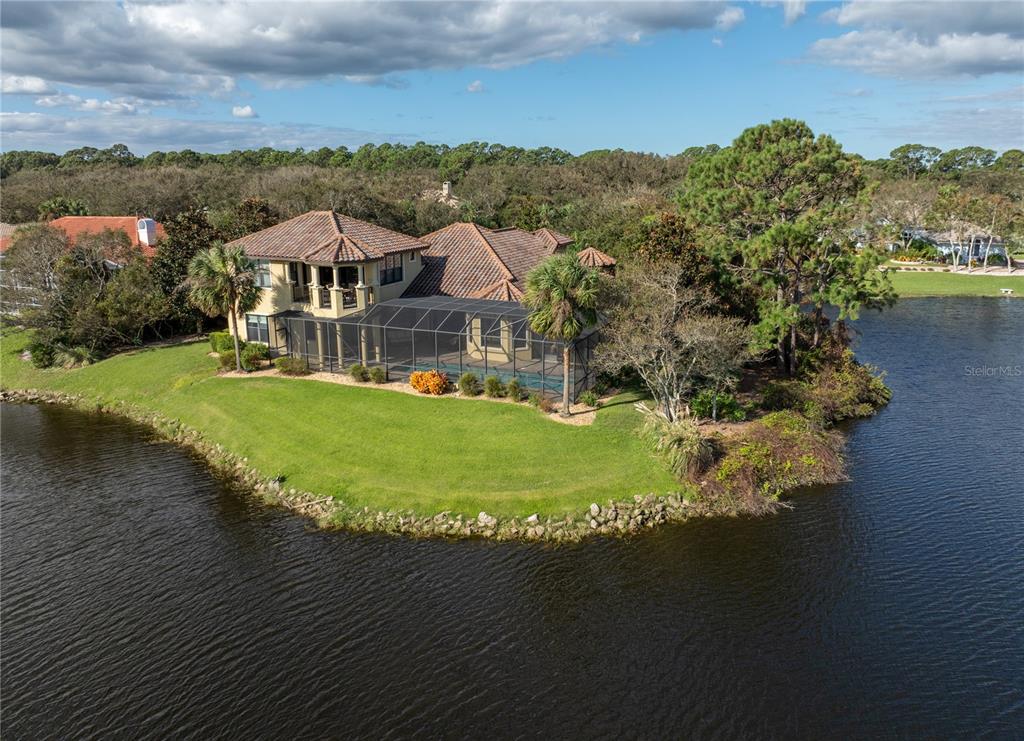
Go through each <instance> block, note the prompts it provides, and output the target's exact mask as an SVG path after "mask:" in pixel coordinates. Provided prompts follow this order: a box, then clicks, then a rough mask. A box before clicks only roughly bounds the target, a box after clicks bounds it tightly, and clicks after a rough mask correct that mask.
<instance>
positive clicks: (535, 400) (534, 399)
mask: <svg viewBox="0 0 1024 741" xmlns="http://www.w3.org/2000/svg"><path fill="white" fill-rule="evenodd" d="M529 401H530V404H531V405H532V406H535V407H537V408H538V409H540V410H541V411H542V412H544V414H551V412H553V411H555V405H554V404H552V403H551V399H549V398H547V397H546V396H544V395H543V394H541V393H538V392H536V391H534V392H533V393H532V394H530V399H529Z"/></svg>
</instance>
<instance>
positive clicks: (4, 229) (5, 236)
mask: <svg viewBox="0 0 1024 741" xmlns="http://www.w3.org/2000/svg"><path fill="white" fill-rule="evenodd" d="M18 226H19V225H18V224H8V223H6V222H0V255H3V253H5V252H6V251H7V248H8V247H9V246H10V245H11V237H13V236H14V232H15V231H16V230H17V229H18Z"/></svg>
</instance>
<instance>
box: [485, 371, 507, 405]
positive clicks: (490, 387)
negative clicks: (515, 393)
mask: <svg viewBox="0 0 1024 741" xmlns="http://www.w3.org/2000/svg"><path fill="white" fill-rule="evenodd" d="M504 395H505V384H503V383H502V382H501V379H500V378H498V377H497V376H487V378H485V379H484V396H486V397H487V398H488V399H497V398H498V397H500V396H504Z"/></svg>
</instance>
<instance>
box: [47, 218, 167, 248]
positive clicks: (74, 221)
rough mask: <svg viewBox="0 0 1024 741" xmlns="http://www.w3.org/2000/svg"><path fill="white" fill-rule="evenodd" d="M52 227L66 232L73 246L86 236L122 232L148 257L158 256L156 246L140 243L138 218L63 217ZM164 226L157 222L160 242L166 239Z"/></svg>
mask: <svg viewBox="0 0 1024 741" xmlns="http://www.w3.org/2000/svg"><path fill="white" fill-rule="evenodd" d="M50 226H55V227H57V228H58V229H62V230H64V233H65V234H67V235H68V240H69V241H70V242H71V244H74V243H75V240H76V239H78V238H79V237H81V236H82V235H84V234H99V233H101V232H102V231H104V230H105V229H110V230H112V231H115V232H116V231H122V232H124V233H125V234H127V235H128V239H130V240H131V243H132V245H133V246H135V247H138V248H140V249H141V250H142V254H144V255H145V256H146V257H152V256H153V255H155V254H156V248H155V245H151V244H142V243H141V242H140V241H139V217H137V216H61V217H60V218H59V219H54V220H53V221H51V222H50ZM166 236H167V234H166V232H165V231H164V226H163V224H161V223H159V222H156V237H157V239H158V240H160V239H163V238H164V237H166Z"/></svg>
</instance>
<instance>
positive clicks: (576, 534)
mask: <svg viewBox="0 0 1024 741" xmlns="http://www.w3.org/2000/svg"><path fill="white" fill-rule="evenodd" d="M0 401H5V402H15V403H28V404H62V405H65V406H70V407H75V408H78V409H82V410H85V411H92V412H101V413H106V414H115V415H117V416H120V417H123V418H125V419H129V420H131V421H133V422H136V423H138V424H143V425H146V426H147V427H149V428H151V429H152V430H154V431H155V432H156V433H157V434H158V435H160V436H161V437H162V438H164V439H166V440H169V441H170V442H173V443H176V444H178V445H181V446H183V447H185V448H187V449H189V450H191V451H193V452H195V453H197V454H198V455H200V456H202V457H203V458H204V459H205V460H206V461H207V463H208V464H209V465H210V467H211V468H212V469H213V470H214V471H216V472H217V473H218V474H220V475H221V476H225V477H228V478H230V479H231V480H232V481H233V482H235V483H237V484H239V485H241V486H242V487H243V488H244V489H245V490H246V491H248V492H251V493H252V494H254V495H256V496H258V497H260V498H261V499H262V500H263V501H264V502H266V503H267V504H271V505H276V506H281V507H285V508H287V509H290V510H292V511H293V512H295V513H297V514H300V515H303V516H305V517H308V518H311V519H312V520H314V521H315V522H316V523H317V525H318V526H320V527H322V528H341V529H347V530H357V531H364V532H379V533H392V534H396V535H397V534H402V535H411V536H418V537H448V538H471V537H485V538H495V539H497V540H535V541H551V542H576V541H580V540H583V539H585V538H588V537H594V536H597V535H620V536H622V535H632V534H636V533H640V532H643V531H645V530H649V529H651V528H654V527H656V526H658V525H662V524H665V523H669V522H682V521H684V520H688V519H691V518H693V517H706V516H711V515H714V514H716V513H715V512H714V511H713V510H712V508H710V507H708V506H707V505H706V504H702V503H694V502H690V501H687V500H686V499H685V498H683V497H682V495H680V494H678V493H677V494H669V495H667V496H659V495H655V494H647V495H646V496H641V495H639V494H637V495H635V496H634V497H633V498H632V499H631V500H623V501H621V502H616V501H608V502H606V503H605V504H604V505H601V504H598V503H597V502H594V503H592V504H591V505H590V507H589V509H588V510H586V511H584V512H580V513H578V514H575V515H566V516H565V517H561V518H557V517H551V516H542V515H540V514H533V515H530V516H529V517H522V518H499V517H497V516H495V515H490V514H488V513H487V512H480V513H479V514H478V515H477V516H476V517H473V516H471V515H465V514H460V513H453V512H439V513H437V514H434V515H421V514H417V513H415V512H412V511H395V510H388V511H374V510H371V509H370V508H368V507H362V508H357V507H353V506H350V505H347V504H345V502H343V501H342V500H340V499H337V498H335V497H331V496H324V495H322V494H314V493H313V492H308V491H299V490H297V489H293V488H288V487H285V486H283V485H282V483H281V482H280V481H279V480H276V479H268V478H266V477H265V476H263V475H262V474H261V473H260V472H259V471H257V470H256V469H255V468H253V467H252V466H251V465H249V462H248V460H247V459H245V458H241V457H239V456H237V455H235V454H233V453H231V452H229V451H228V450H226V449H225V448H224V447H223V446H222V445H218V444H215V443H211V442H209V441H207V440H205V439H204V438H203V436H202V434H201V433H199V432H198V431H196V430H193V429H190V428H188V427H186V426H185V425H183V424H181V423H180V422H178V421H176V420H172V419H168V418H166V417H163V416H161V415H159V414H155V413H153V412H148V411H145V410H143V409H140V408H138V407H135V406H132V405H130V404H127V403H126V402H123V401H122V402H116V403H109V404H108V403H104V402H100V401H96V400H90V399H87V398H85V397H82V396H76V395H74V394H68V393H63V392H48V391H33V390H0Z"/></svg>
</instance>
